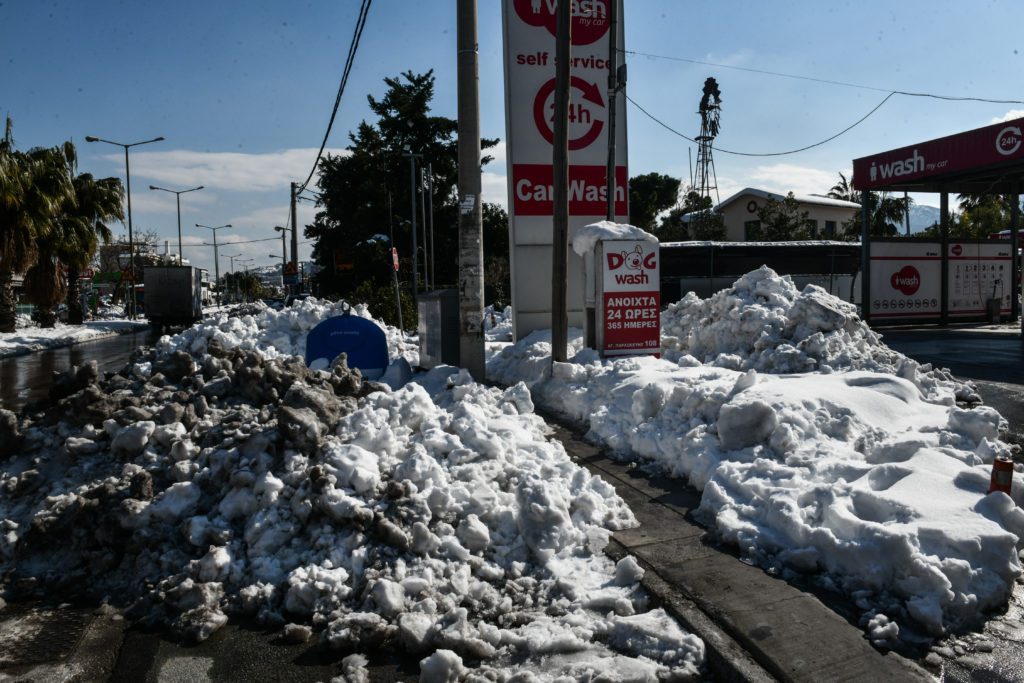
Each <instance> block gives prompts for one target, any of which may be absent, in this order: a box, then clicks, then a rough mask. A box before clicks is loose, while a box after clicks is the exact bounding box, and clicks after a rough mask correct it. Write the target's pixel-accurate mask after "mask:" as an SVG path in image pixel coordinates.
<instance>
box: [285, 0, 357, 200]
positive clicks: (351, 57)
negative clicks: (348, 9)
mask: <svg viewBox="0 0 1024 683" xmlns="http://www.w3.org/2000/svg"><path fill="white" fill-rule="evenodd" d="M371 2H372V0H363V4H362V5H360V7H359V17H358V18H357V19H356V28H355V31H353V33H352V41H351V42H350V43H349V46H348V57H347V58H346V59H345V69H344V71H343V72H342V74H341V82H340V83H339V84H338V94H337V96H335V98H334V108H333V109H332V110H331V118H330V120H329V121H328V122H327V130H326V131H325V132H324V139H323V142H321V143H320V151H319V152H317V154H316V161H314V162H313V168H312V169H310V171H309V175H308V176H307V177H306V180H305V181H304V182H303V183H302V187H300V188H299V192H303V191H304V190H305V189H306V186H307V185H309V181H310V180H312V179H313V174H314V173H316V167H317V165H318V164H319V163H320V158H321V157H322V156H323V153H324V148H325V147H326V146H327V138H329V137H330V136H331V128H332V127H333V126H334V117H335V116H337V115H338V107H339V106H340V105H341V96H342V94H343V93H344V92H345V84H346V83H348V75H349V73H350V72H351V71H352V63H353V62H354V61H355V58H356V50H358V49H359V39H360V37H361V36H362V35H363V27H364V26H365V25H366V15H367V14H368V13H369V11H370V3H371Z"/></svg>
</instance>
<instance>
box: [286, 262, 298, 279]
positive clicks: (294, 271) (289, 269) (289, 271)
mask: <svg viewBox="0 0 1024 683" xmlns="http://www.w3.org/2000/svg"><path fill="white" fill-rule="evenodd" d="M284 274H285V276H286V277H287V276H288V275H298V274H299V269H298V268H297V267H296V266H295V264H294V263H292V262H291V261H289V262H288V263H286V264H284Z"/></svg>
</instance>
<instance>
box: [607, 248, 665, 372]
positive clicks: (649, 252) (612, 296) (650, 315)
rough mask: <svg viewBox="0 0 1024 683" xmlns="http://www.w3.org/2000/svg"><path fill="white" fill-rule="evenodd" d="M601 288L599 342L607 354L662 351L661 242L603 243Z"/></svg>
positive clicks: (618, 354)
mask: <svg viewBox="0 0 1024 683" xmlns="http://www.w3.org/2000/svg"><path fill="white" fill-rule="evenodd" d="M600 244H601V246H600V248H599V252H598V254H597V258H598V259H599V262H600V264H601V271H602V273H601V277H600V278H599V280H598V282H599V283H600V284H601V292H600V296H599V297H598V300H599V301H600V302H601V310H600V311H599V312H598V315H599V320H600V322H599V324H598V326H597V335H598V339H597V345H598V347H599V348H600V349H601V352H602V354H603V355H605V356H622V355H633V354H642V353H654V354H659V353H661V291H660V289H659V286H660V285H659V283H660V282H661V279H660V277H659V273H658V261H659V253H658V243H657V242H645V241H635V240H608V241H605V242H601V243H600Z"/></svg>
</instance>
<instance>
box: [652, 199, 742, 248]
mask: <svg viewBox="0 0 1024 683" xmlns="http://www.w3.org/2000/svg"><path fill="white" fill-rule="evenodd" d="M713 207H714V202H712V201H711V197H705V196H703V195H701V194H700V193H698V192H697V191H695V190H694V189H693V188H689V189H688V190H687V191H686V192H685V193H684V194H683V202H682V204H681V205H680V206H677V207H675V208H674V209H672V210H671V211H669V212H668V213H667V214H666V215H665V216H663V217H662V219H661V221H659V223H658V228H657V230H656V231H655V235H656V236H657V237H658V239H659V240H661V241H662V242H679V241H684V240H724V239H725V219H724V217H723V216H722V214H720V213H717V212H715V211H712V208H713Z"/></svg>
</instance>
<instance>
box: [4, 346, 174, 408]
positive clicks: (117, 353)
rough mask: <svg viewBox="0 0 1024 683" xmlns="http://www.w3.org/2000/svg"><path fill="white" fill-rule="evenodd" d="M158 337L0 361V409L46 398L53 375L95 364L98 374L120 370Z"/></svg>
mask: <svg viewBox="0 0 1024 683" xmlns="http://www.w3.org/2000/svg"><path fill="white" fill-rule="evenodd" d="M159 338H160V337H159V335H157V334H156V333H154V332H152V331H150V330H148V329H147V330H143V331H140V332H132V333H130V334H122V335H118V336H115V337H106V338H104V339H97V340H95V341H89V342H83V343H81V344H75V345H74V346H66V347H63V348H58V349H47V350H45V351H37V352H35V353H30V354H27V355H24V356H12V357H8V358H2V359H0V408H6V409H7V410H13V411H15V412H17V411H18V410H21V408H23V407H24V406H25V404H26V403H29V402H32V401H38V400H40V399H43V398H46V396H47V394H48V392H49V390H50V383H51V382H52V381H53V373H54V372H64V371H65V370H68V369H69V368H71V366H72V365H82V364H84V363H88V362H89V361H91V360H95V361H96V362H97V364H98V365H99V369H100V372H101V373H103V372H112V371H116V370H120V369H121V367H122V366H124V364H125V363H127V362H128V358H129V357H130V356H131V354H132V352H133V351H134V350H135V349H137V348H138V347H140V346H145V345H151V344H154V343H156V340H157V339H159Z"/></svg>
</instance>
